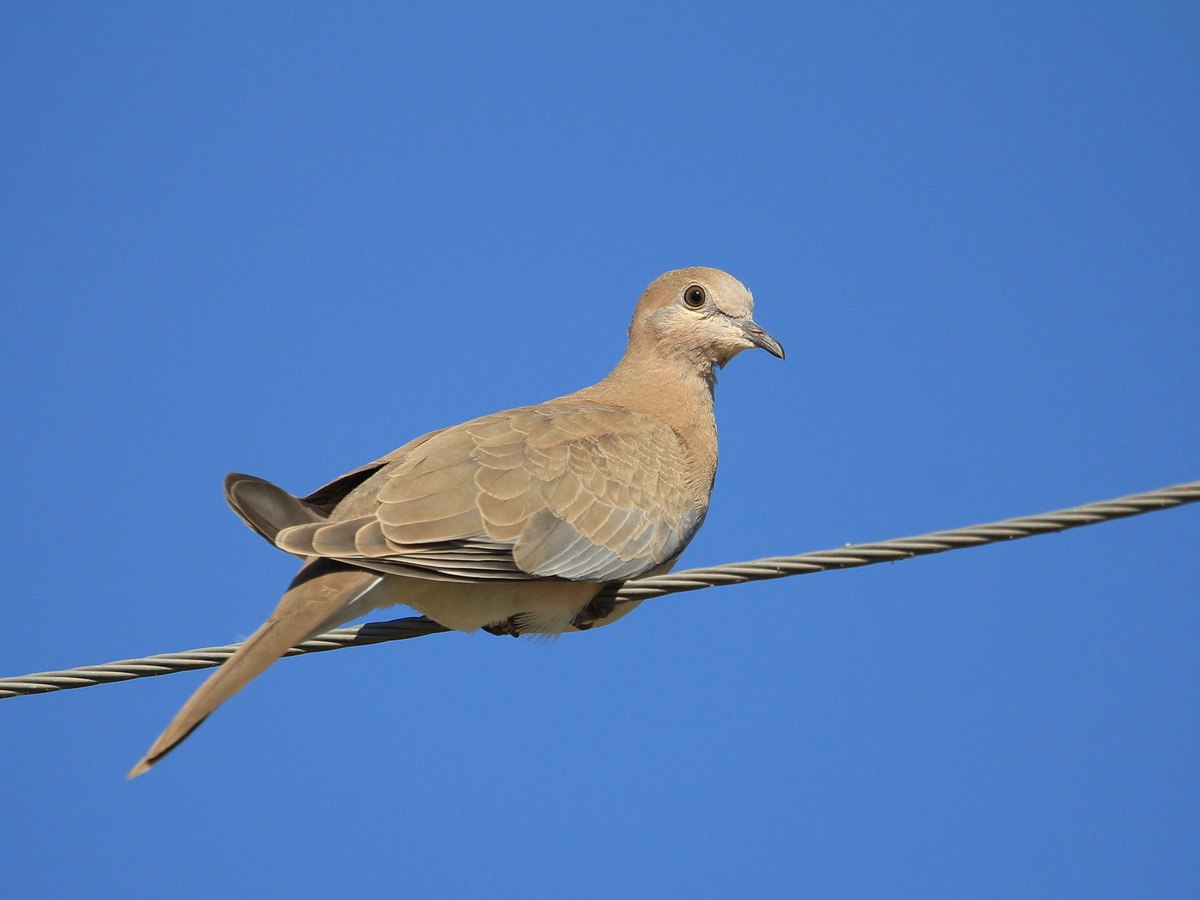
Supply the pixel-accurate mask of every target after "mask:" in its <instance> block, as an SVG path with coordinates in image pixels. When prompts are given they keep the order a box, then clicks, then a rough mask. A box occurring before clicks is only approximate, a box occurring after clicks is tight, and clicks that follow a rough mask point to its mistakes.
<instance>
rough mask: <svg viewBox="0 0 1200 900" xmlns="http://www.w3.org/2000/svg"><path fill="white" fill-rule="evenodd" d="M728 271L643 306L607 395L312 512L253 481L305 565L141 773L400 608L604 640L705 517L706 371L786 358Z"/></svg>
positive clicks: (529, 411)
mask: <svg viewBox="0 0 1200 900" xmlns="http://www.w3.org/2000/svg"><path fill="white" fill-rule="evenodd" d="M752 309H753V300H752V298H751V296H750V293H749V292H748V291H747V290H746V288H745V287H743V286H742V284H741V283H740V282H739V281H738V280H737V279H735V278H733V277H732V276H731V275H729V274H727V273H725V272H722V271H720V270H718V269H709V268H690V269H678V270H675V271H672V272H667V273H666V274H665V275H662V276H661V277H659V278H657V279H656V280H655V281H654V282H653V283H652V284H651V285H650V286H649V287H648V288H647V289H646V291H645V293H644V294H643V295H642V297H641V300H640V301H639V302H638V305H637V309H636V310H635V312H634V317H633V323H632V324H631V325H630V328H629V346H628V348H627V350H626V352H625V355H624V357H622V359H621V361H620V362H619V363H618V364H617V367H616V368H615V369H613V371H612V372H611V373H610V374H609V375H608V376H607V377H606V378H605V379H604V380H603V381H601V382H599V383H598V384H595V385H593V386H591V387H588V388H584V389H583V390H581V391H578V392H576V393H574V394H568V395H567V396H565V397H559V398H557V399H555V400H550V401H547V402H546V403H543V404H541V405H538V406H527V407H522V408H520V409H513V410H509V411H507V412H500V413H495V414H493V415H490V416H484V417H482V418H479V419H474V420H472V421H470V422H465V423H463V424H461V425H456V426H453V427H451V428H446V429H443V430H441V431H435V432H432V433H430V434H427V435H424V436H423V437H419V438H417V439H416V440H414V441H411V442H409V443H408V444H405V445H404V446H403V447H401V448H400V449H398V450H395V451H393V452H392V453H390V454H388V455H387V456H385V457H383V458H382V459H379V460H376V461H375V462H373V463H370V464H368V465H366V466H363V467H362V468H359V469H356V470H354V471H353V472H350V473H349V474H347V475H344V476H342V477H341V478H339V479H337V480H336V481H334V482H331V483H330V484H328V485H326V486H325V487H323V488H320V489H319V490H317V491H316V492H314V493H313V494H310V495H309V496H307V497H304V498H302V499H301V498H297V497H293V496H292V495H291V494H288V493H287V492H285V491H283V490H282V489H280V488H278V487H275V486H274V485H272V484H270V483H269V482H266V481H263V480H262V479H259V478H253V477H251V476H248V475H236V474H235V475H230V476H229V477H228V478H227V479H226V480H225V494H226V498H227V499H228V500H229V503H230V505H231V506H232V507H233V509H234V510H235V511H236V512H237V513H238V515H240V516H241V517H242V519H243V520H244V521H245V522H246V524H247V525H249V526H250V527H251V528H253V529H254V530H255V531H256V532H258V533H259V534H260V535H262V536H263V537H264V538H266V539H267V540H268V541H270V542H271V543H272V544H274V545H275V546H276V547H279V548H280V549H282V550H286V551H287V552H289V553H292V554H295V555H296V556H298V557H300V558H302V559H303V560H304V565H303V566H302V567H301V569H300V572H299V574H298V575H297V576H296V578H295V579H294V580H293V581H292V584H291V586H290V587H289V588H288V590H287V592H286V593H285V594H284V595H283V599H282V600H281V601H280V602H279V605H278V607H277V608H276V609H275V612H273V613H272V614H271V616H270V618H268V619H267V621H266V622H265V623H263V625H262V626H261V627H260V628H259V629H258V630H257V631H256V632H255V633H254V634H253V635H251V636H250V638H249V639H248V640H247V641H246V642H245V643H244V644H243V645H242V646H241V647H240V648H239V649H238V651H237V652H236V653H235V654H234V655H233V656H231V657H230V658H229V659H228V660H227V661H226V662H225V663H224V665H222V666H221V667H220V668H219V669H218V670H217V671H216V672H215V673H213V675H211V676H210V677H209V678H208V680H207V681H205V682H204V684H202V685H201V686H200V688H199V689H198V690H197V691H196V692H195V694H193V695H192V697H191V699H189V700H188V701H187V703H186V704H184V706H183V708H182V709H180V711H179V712H178V713H177V714H176V716H175V718H174V719H173V720H172V721H171V723H170V724H169V725H168V726H167V728H166V730H165V731H163V733H162V734H161V735H160V736H159V738H158V740H156V741H155V742H154V745H153V746H152V747H151V748H150V750H149V751H148V752H147V753H146V755H145V756H144V757H143V758H142V760H141V761H140V762H138V764H137V765H136V766H135V767H134V768H133V770H132V771H131V772H130V777H133V776H135V775H140V774H141V773H142V772H145V771H146V770H147V769H149V768H150V767H151V766H152V765H154V763H155V762H157V761H158V760H159V759H161V758H162V757H163V756H164V755H166V753H168V752H169V751H170V750H171V749H172V748H174V747H175V746H176V745H177V744H178V743H179V742H180V741H182V740H183V739H184V738H186V737H187V736H188V734H190V733H191V732H192V730H194V729H195V728H196V727H197V726H198V725H199V724H200V723H201V722H202V721H204V719H205V718H206V717H207V716H208V715H209V714H210V713H211V712H212V711H213V710H215V709H216V708H217V707H218V706H219V705H220V704H221V703H223V702H224V701H225V700H227V699H228V698H229V697H230V696H232V695H233V694H234V693H236V692H237V691H238V690H240V689H241V688H242V687H243V686H244V685H245V684H246V683H247V682H248V681H250V679H252V678H254V677H255V676H256V675H258V674H259V673H261V672H262V671H263V670H264V669H266V668H267V666H269V665H270V664H271V663H273V662H274V661H275V660H276V659H278V658H279V657H280V656H281V655H282V654H283V653H284V652H286V651H287V650H288V648H290V647H292V646H294V645H295V644H298V643H300V642H301V641H304V640H306V639H307V638H308V637H310V636H312V635H314V634H318V633H320V632H322V631H324V630H327V629H329V628H332V627H335V626H337V625H339V624H342V623H344V622H347V621H350V620H351V619H354V618H357V617H358V616H360V615H363V614H364V613H366V612H368V611H370V610H372V609H378V608H380V607H385V606H391V605H394V604H397V603H406V604H408V605H409V606H412V607H413V608H415V609H417V610H419V611H420V612H421V613H423V614H425V615H426V616H428V617H429V618H431V619H433V620H435V621H437V622H439V623H441V624H442V625H445V626H446V627H448V628H456V629H462V630H465V631H471V630H474V629H478V628H487V629H488V630H490V631H493V632H495V633H499V634H557V633H560V632H563V631H571V630H580V629H586V628H591V627H593V626H599V625H606V624H608V623H610V622H612V621H614V620H615V619H617V618H619V617H620V616H621V615H624V614H625V613H626V612H628V611H629V609H631V608H632V605H625V606H622V607H621V608H619V609H616V610H614V609H613V608H612V607H611V604H610V605H609V606H608V607H607V608H605V607H604V606H603V605H602V604H599V603H593V602H592V601H593V600H594V599H595V598H596V596H597V594H599V592H600V591H601V589H602V588H603V587H604V585H605V584H608V583H611V582H619V581H623V580H626V579H629V578H637V577H639V576H644V575H647V574H653V573H657V572H662V571H666V570H667V569H669V568H670V567H671V565H672V564H673V563H674V562H675V560H676V559H677V558H678V557H679V555H680V554H681V553H682V552H683V549H684V548H685V547H686V546H687V544H688V541H690V540H691V539H692V536H693V535H694V534H695V533H696V530H697V529H698V528H699V527H700V524H701V523H702V522H703V521H704V515H705V512H706V511H707V509H708V499H709V492H710V491H711V489H712V484H713V478H714V476H715V473H716V466H717V431H716V423H715V420H714V418H713V392H712V389H713V384H714V382H715V377H714V369H715V367H717V366H723V365H724V364H725V363H727V362H728V361H729V360H730V359H732V358H733V357H734V356H736V355H737V354H738V353H739V352H740V351H742V350H745V349H748V348H751V347H761V348H763V349H765V350H767V351H768V352H770V353H772V354H774V355H775V356H778V357H780V358H782V357H783V349H782V348H781V347H780V346H779V344H778V342H776V341H775V339H774V338H772V337H771V336H770V335H768V334H767V333H766V332H765V331H763V330H762V329H761V328H760V327H759V326H758V325H756V324H755V323H754V321H753V319H752V318H751V312H752Z"/></svg>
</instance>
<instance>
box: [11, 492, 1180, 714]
mask: <svg viewBox="0 0 1200 900" xmlns="http://www.w3.org/2000/svg"><path fill="white" fill-rule="evenodd" d="M1197 501H1200V481H1191V482H1187V483H1185V484H1176V485H1172V486H1171V487H1164V488H1159V489H1158V490H1154V491H1147V492H1145V493H1141V494H1130V495H1129V496H1127V497H1118V498H1116V499H1115V500H1102V501H1099V502H1096V503H1086V504H1084V505H1082V506H1073V507H1070V508H1068V509H1059V510H1054V511H1053V512H1047V513H1041V514H1040V515H1035V516H1021V517H1018V518H1015V519H1003V520H1001V521H999V522H988V523H985V524H982V525H969V526H967V527H965V528H954V529H951V530H948V531H932V532H929V533H928V534H921V535H915V536H913V537H905V538H895V539H893V540H888V541H877V542H874V543H868V544H847V545H846V546H844V547H837V548H834V549H831V550H817V551H813V552H810V553H798V554H794V555H792V556H768V557H765V558H763V559H755V560H749V561H747V562H740V563H726V564H725V565H719V566H710V567H707V568H700V569H685V570H684V571H682V572H674V573H670V574H667V575H656V576H654V577H652V578H642V579H638V580H637V581H628V582H625V583H624V584H621V585H614V586H612V587H610V588H608V589H607V590H606V591H605V592H604V593H603V595H602V596H606V597H609V598H611V599H612V600H613V601H614V602H616V603H619V604H620V603H632V602H634V601H640V600H648V599H650V598H652V597H660V596H662V595H664V594H674V593H679V592H682V591H697V590H701V589H703V588H710V587H721V586H724V585H729V584H742V583H744V582H747V581H762V580H766V579H771V578H787V577H789V576H792V575H808V574H811V573H813V572H826V571H829V570H831V569H851V568H855V567H857V566H870V565H874V564H875V563H882V562H896V561H898V560H902V559H911V558H912V557H914V556H928V555H930V554H933V553H944V552H945V551H947V550H959V549H963V548H966V547H980V546H983V545H985V544H994V543H997V542H1000V541H1011V540H1016V539H1018V538H1025V537H1032V536H1034V535H1039V534H1047V533H1050V532H1056V531H1066V530H1067V529H1068V528H1079V527H1081V526H1083V525H1094V524H1096V523H1097V522H1107V521H1110V520H1112V519H1122V518H1125V517H1127V516H1136V515H1141V514H1142V513H1148V512H1154V511H1156V510H1160V509H1170V508H1171V507H1175V506H1182V505H1183V504H1186V503H1195V502H1197ZM448 630H449V629H447V628H445V627H443V626H441V625H439V624H437V623H436V622H432V621H430V620H429V619H426V618H425V617H424V616H415V617H410V618H404V619H393V620H391V621H388V622H370V623H367V624H366V625H359V626H356V627H351V628H338V629H335V630H333V631H329V632H326V633H325V634H321V635H317V636H316V637H315V638H312V639H311V640H308V641H305V642H304V643H302V644H299V645H298V646H296V647H293V648H292V649H291V650H289V651H288V652H287V653H286V654H285V655H286V656H299V655H301V654H304V653H321V652H323V651H326V650H339V649H341V648H343V647H360V646H365V645H368V644H379V643H383V642H385V641H401V640H407V639H409V638H415V637H424V636H425V635H427V634H438V633H441V632H444V631H448ZM239 646H241V645H240V644H226V645H225V646H222V647H203V648H199V649H196V650H186V651H183V652H180V653H160V654H157V655H155V656H143V657H138V658H135V659H122V660H118V661H116V662H110V663H103V664H101V665H96V666H81V667H79V668H74V669H63V670H60V671H56V672H36V673H34V674H31V675H19V676H15V677H13V678H3V679H0V699H7V698H9V697H19V696H23V695H26V694H44V693H49V692H51V691H61V690H67V689H69V688H80V687H91V686H92V685H95V684H107V683H109V682H114V681H128V680H129V679H131V678H146V677H148V676H151V675H169V674H171V673H173V672H186V671H190V670H192V669H207V668H212V667H215V666H219V665H220V664H221V663H223V662H224V661H225V660H226V659H228V658H229V657H230V656H231V655H232V654H233V652H234V651H235V650H236V649H237V648H238V647H239Z"/></svg>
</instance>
